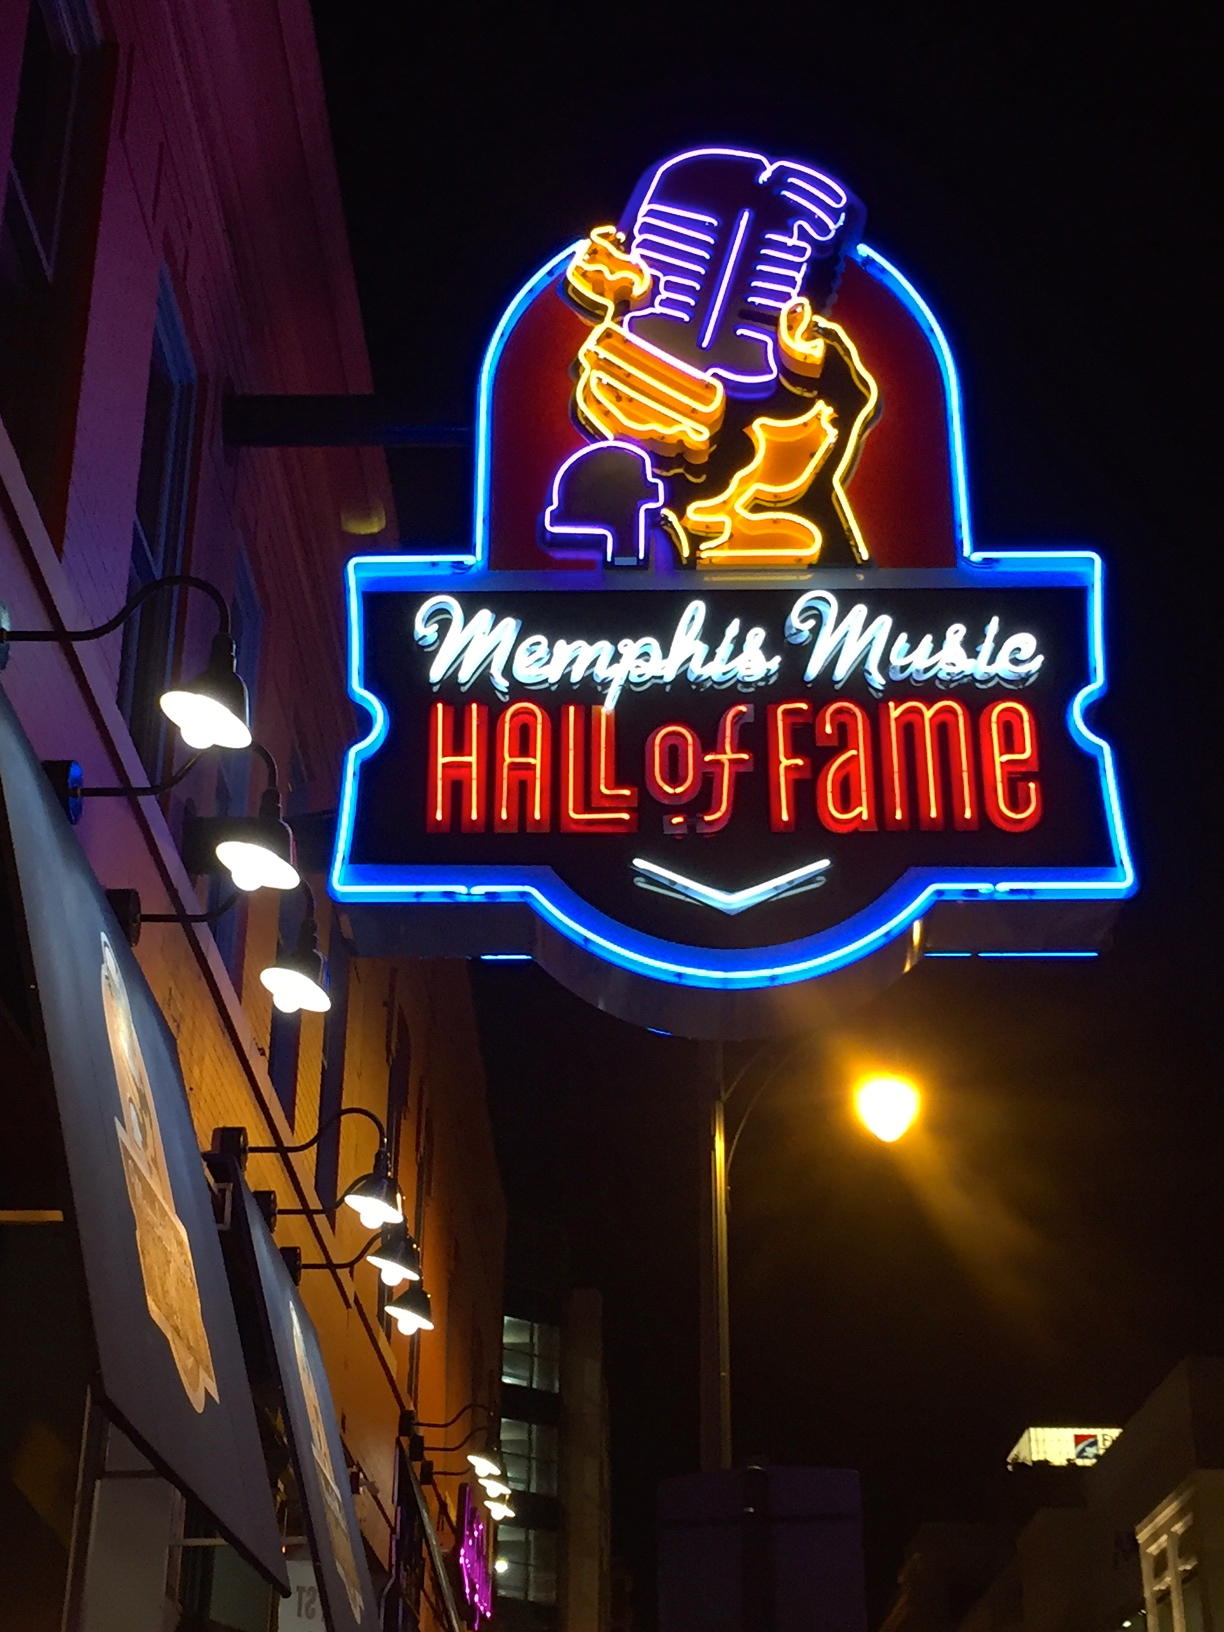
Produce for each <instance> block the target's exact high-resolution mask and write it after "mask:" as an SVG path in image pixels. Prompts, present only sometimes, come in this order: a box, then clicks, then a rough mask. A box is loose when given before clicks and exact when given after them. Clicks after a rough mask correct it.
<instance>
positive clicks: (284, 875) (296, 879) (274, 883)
mask: <svg viewBox="0 0 1224 1632" xmlns="http://www.w3.org/2000/svg"><path fill="white" fill-rule="evenodd" d="M216 856H217V860H218V861H219V862H220V863H221V865H222V866H223V867H227V868H228V869H229V875H230V878H231V879H232V880H233V883H234V886H235V888H236V889H239V890H263V889H267V890H296V889H297V887H298V885H299V884H300V883H301V882H302V878H301V874H300V873H299V872H298V870H297V868H296V867H293V866H291V865H290V864H289V862H287V861H286V860H285V859H284V857H283V856H278V855H277V854H276V852H275V850H269V849H268V847H267V846H266V845H263V844H249V843H248V842H247V841H246V840H245V839H223V840H222V841H221V843H220V844H219V845H218V846H217V849H216Z"/></svg>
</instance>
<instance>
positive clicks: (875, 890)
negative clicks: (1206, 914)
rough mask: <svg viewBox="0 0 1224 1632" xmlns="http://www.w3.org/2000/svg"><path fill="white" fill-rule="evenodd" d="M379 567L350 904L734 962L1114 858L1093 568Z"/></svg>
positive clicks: (346, 850)
mask: <svg viewBox="0 0 1224 1632" xmlns="http://www.w3.org/2000/svg"><path fill="white" fill-rule="evenodd" d="M357 565H367V563H359V564H357ZM368 565H369V569H370V579H369V583H368V587H366V588H365V589H364V590H363V589H362V587H361V585H360V584H358V585H357V586H356V588H355V593H356V594H357V595H358V596H359V597H360V608H359V612H360V615H359V617H358V618H355V619H354V624H353V628H354V638H355V640H359V641H360V672H359V677H358V683H357V684H356V685H355V687H354V694H355V695H356V696H358V697H359V698H361V700H363V701H365V702H367V703H368V704H369V703H375V704H376V705H377V709H378V713H377V716H376V718H377V724H376V729H375V730H374V732H372V734H371V736H370V737H369V738H368V739H367V740H366V742H365V743H364V744H363V745H362V746H361V747H360V748H359V749H358V750H356V751H355V752H354V754H353V755H351V756H350V770H349V776H348V778H347V785H346V797H345V807H344V810H343V812H342V822H341V833H340V848H339V853H338V865H337V869H336V873H335V875H334V882H335V885H336V887H337V893H338V894H340V895H351V896H352V897H354V898H357V899H360V898H365V899H396V898H399V899H411V898H415V899H420V900H446V899H448V896H447V890H448V886H449V888H450V891H451V894H450V896H449V899H450V900H452V901H454V902H456V903H461V902H462V901H464V900H465V899H467V900H473V899H486V900H487V899H489V898H494V899H496V898H499V896H498V891H499V889H501V890H504V891H505V894H506V895H507V896H512V895H513V892H514V890H515V889H518V890H520V891H521V892H522V898H525V899H529V900H533V901H535V902H536V903H537V904H538V903H539V902H540V901H541V900H544V901H546V902H547V903H548V904H549V906H551V907H552V908H554V909H555V910H556V912H557V914H558V915H564V916H565V917H566V918H567V919H568V920H569V921H571V922H572V923H573V924H575V925H577V931H576V933H575V938H577V933H579V932H581V931H584V930H586V929H587V928H588V927H590V928H594V929H595V930H596V931H597V932H600V933H603V932H604V926H606V925H613V926H617V928H619V929H623V930H624V931H625V932H627V933H626V935H625V937H624V944H625V945H626V946H628V948H629V950H630V952H631V953H632V952H633V951H634V949H635V948H636V947H637V946H646V945H650V946H651V947H658V946H660V945H664V946H674V947H688V948H691V947H697V948H707V949H714V950H716V951H718V952H720V953H722V954H724V955H725V954H728V953H730V954H734V953H735V952H737V951H744V952H745V953H747V954H752V953H759V952H760V951H761V950H762V949H768V948H771V947H780V946H793V945H795V944H796V943H804V944H817V943H819V942H821V941H823V942H825V943H831V942H832V941H834V940H836V938H837V937H838V935H839V934H840V933H841V932H842V931H843V930H844V931H845V934H846V937H847V940H852V939H853V937H854V936H855V935H856V934H861V933H863V931H864V926H869V925H871V924H872V923H876V924H878V923H880V922H882V921H884V920H885V919H887V917H888V915H889V914H890V913H892V914H894V915H896V914H898V913H903V911H904V909H905V906H906V903H907V902H908V901H909V900H910V899H911V898H915V899H916V898H917V897H918V896H919V895H920V894H921V891H922V890H923V889H924V888H927V887H929V886H936V887H938V889H939V890H940V892H941V893H942V894H944V895H945V896H952V897H955V896H956V895H957V893H958V892H963V893H965V894H970V895H972V894H974V893H975V892H977V891H978V890H982V889H984V890H985V893H987V894H989V893H991V891H992V890H994V889H996V888H1002V889H1003V890H1009V889H1010V890H1012V891H1014V893H1015V898H1021V897H1022V896H1023V894H1024V890H1025V886H1026V884H1027V885H1031V886H1035V887H1036V889H1037V890H1042V889H1050V888H1054V889H1057V888H1058V887H1059V885H1060V883H1061V884H1064V885H1065V886H1066V888H1067V893H1068V894H1075V893H1076V888H1077V886H1078V885H1080V884H1083V883H1088V886H1089V889H1091V888H1092V882H1091V881H1093V880H1099V881H1101V882H1106V881H1108V880H1111V879H1114V880H1116V878H1117V877H1118V851H1117V846H1116V843H1115V831H1114V811H1113V805H1112V792H1111V788H1110V786H1109V784H1108V779H1107V777H1106V775H1105V774H1104V773H1105V760H1104V757H1103V754H1102V753H1101V752H1100V751H1099V747H1100V745H1099V744H1097V743H1096V742H1095V739H1093V738H1091V737H1090V736H1089V735H1088V734H1087V733H1086V731H1085V730H1084V729H1083V727H1082V722H1081V720H1080V718H1079V716H1078V708H1079V704H1080V703H1081V701H1082V700H1083V699H1084V698H1085V697H1088V696H1090V695H1091V694H1092V693H1093V688H1094V685H1095V684H1096V682H1097V675H1098V670H1099V664H1100V653H1099V652H1098V651H1097V650H1096V641H1097V634H1096V629H1097V625H1096V623H1095V621H1094V597H1095V594H1096V586H1095V584H1094V583H1092V582H1089V581H1088V579H1087V577H1086V576H1085V574H1084V573H1083V572H1080V573H1078V574H1077V573H1076V572H1075V571H1067V572H1065V573H1062V574H1060V573H1058V572H1057V571H1050V570H1049V569H1048V568H1047V570H1045V571H1044V572H1043V573H1042V574H1040V575H1038V574H1022V573H1018V572H1007V571H996V572H989V571H983V570H981V569H978V570H976V571H970V570H961V571H957V572H951V571H949V572H931V571H926V572H918V573H900V572H865V573H862V572H860V573H854V572H842V573H832V572H830V573H822V574H821V575H820V576H819V579H816V578H808V579H790V580H782V581H780V582H779V581H778V580H777V579H775V580H773V581H772V582H768V581H764V580H761V579H757V580H755V581H754V582H752V583H751V584H745V583H743V582H736V581H734V580H730V581H729V580H728V579H727V578H726V577H720V578H719V579H718V580H716V581H714V582H707V581H706V580H705V579H704V578H703V575H701V574H675V575H673V576H672V578H671V580H670V581H664V582H663V583H662V584H660V583H659V582H658V581H657V580H655V581H653V582H652V583H650V584H649V585H645V584H643V585H642V587H638V586H636V585H635V586H634V587H633V588H632V589H626V590H621V589H620V588H619V587H616V588H613V587H609V586H608V585H607V584H606V583H604V584H601V586H600V588H599V592H598V593H597V594H592V593H591V592H590V590H588V589H585V588H584V587H575V579H576V578H577V579H578V581H579V583H580V582H581V577H580V575H568V582H566V583H564V584H562V583H560V582H557V580H559V579H560V578H561V575H560V574H551V575H548V577H549V578H551V579H552V580H553V582H554V583H556V587H553V584H552V583H547V582H544V581H542V580H541V578H539V577H537V578H536V579H534V580H528V579H527V578H526V577H525V576H524V577H523V578H522V579H520V580H518V581H516V579H515V575H507V574H504V573H502V574H487V575H481V576H480V579H479V581H477V582H473V583H472V584H471V586H470V587H469V586H468V585H465V584H463V583H462V582H459V581H457V576H458V575H452V576H451V578H450V580H449V581H448V582H445V583H439V582H438V581H437V579H436V578H435V579H434V580H433V582H432V584H431V583H430V581H429V580H428V579H426V578H425V577H424V575H417V576H415V577H412V578H411V581H407V580H408V579H409V578H410V577H411V575H408V574H402V577H401V581H400V583H396V581H395V579H394V576H393V575H392V574H390V573H387V574H385V575H383V576H382V577H381V578H380V577H379V576H378V572H377V567H376V564H375V563H373V562H372V561H371V562H370V563H368ZM402 565H403V564H402V563H401V564H400V566H401V568H402ZM500 898H505V897H500ZM563 927H564V925H563ZM605 938H606V939H607V940H609V941H611V942H615V943H616V944H617V949H618V950H619V949H620V943H619V941H617V938H616V937H615V936H612V935H607V936H606V937H605ZM722 966H726V960H725V957H724V964H723V965H720V967H722Z"/></svg>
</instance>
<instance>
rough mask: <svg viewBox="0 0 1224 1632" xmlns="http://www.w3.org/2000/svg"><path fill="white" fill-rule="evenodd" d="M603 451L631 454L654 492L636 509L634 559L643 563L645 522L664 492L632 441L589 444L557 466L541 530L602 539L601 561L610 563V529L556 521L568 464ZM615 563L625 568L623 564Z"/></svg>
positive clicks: (613, 540)
mask: <svg viewBox="0 0 1224 1632" xmlns="http://www.w3.org/2000/svg"><path fill="white" fill-rule="evenodd" d="M604 448H623V449H624V450H625V451H626V453H631V454H632V455H633V456H634V458H635V459H637V460H638V461H639V463H640V464H641V466H642V474H643V476H644V477H645V480H646V484H647V486H648V488H649V489H650V490H651V491H652V492H653V493H654V498H653V499H651V498H646V499H641V500H639V502H638V506H637V528H636V532H635V546H636V551H637V560H638V562H642V561H645V559H646V552H647V549H648V547H649V544H650V523H649V520H648V519H647V518H648V512H650V511H654V510H658V509H660V508H661V507H662V504H663V498H664V492H663V483H662V482H661V481H660V480H659V478H658V477H657V476H656V475H655V473H654V470H653V468H652V467H651V463H650V458H649V456H648V455H647V454H646V453H644V452H643V450H642V449H641V448H639V447H635V446H634V444H633V443H632V442H619V441H616V440H610V441H607V442H592V443H588V445H587V446H586V447H583V448H578V449H577V450H576V451H575V452H574V453H571V454H570V456H569V458H568V459H566V460H565V462H564V463H563V464H562V465H560V466H559V467H558V469H557V474H556V475H555V476H554V477H553V484H552V494H551V497H550V498H549V501H548V508H547V509H546V510H545V512H544V531H545V532H546V533H547V534H548V535H549V536H550V537H569V538H598V537H602V538H603V541H604V560H605V561H606V562H607V563H608V565H609V566H611V565H612V564H613V561H614V556H613V552H614V550H615V549H616V538H615V536H614V534H613V531H612V529H611V527H600V526H599V525H598V523H596V522H592V521H582V522H564V521H560V520H558V519H557V512H558V507H559V506H560V504H561V502H562V500H561V485H562V482H563V481H564V479H565V473H566V471H568V470H569V468H570V466H571V465H574V464H577V462H578V461H579V460H580V459H585V458H587V457H588V456H589V455H591V454H593V453H596V452H599V451H601V450H602V449H604ZM617 564H618V565H624V563H623V562H620V563H617Z"/></svg>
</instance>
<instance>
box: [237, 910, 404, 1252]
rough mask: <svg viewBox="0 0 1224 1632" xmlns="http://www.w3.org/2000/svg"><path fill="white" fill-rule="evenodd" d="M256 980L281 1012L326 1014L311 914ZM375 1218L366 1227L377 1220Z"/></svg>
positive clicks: (327, 1002) (326, 1001)
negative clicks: (286, 951)
mask: <svg viewBox="0 0 1224 1632" xmlns="http://www.w3.org/2000/svg"><path fill="white" fill-rule="evenodd" d="M259 980H260V984H261V985H262V986H264V987H266V988H267V990H268V991H270V992H271V993H272V1001H273V1003H274V1004H275V1005H276V1007H277V1008H278V1009H279V1010H280V1012H281V1013H282V1014H296V1013H297V1012H298V1010H299V1009H309V1010H310V1011H311V1013H313V1014H326V1013H327V1011H328V1009H330V1008H331V998H330V997H328V995H327V988H326V986H325V985H324V983H323V982H324V972H323V959H322V957H321V956H320V954H319V939H318V931H317V929H316V926H315V921H314V919H313V918H307V920H306V921H305V923H304V924H303V925H302V929H301V933H300V934H299V936H298V943H297V946H296V948H295V949H294V951H293V952H291V953H289V954H288V955H285V954H283V953H282V955H281V956H280V957H279V958H278V959H277V961H276V962H275V963H274V964H273V965H272V967H271V968H270V969H261V970H260V972H259ZM382 1222H383V1220H382V1219H375V1220H374V1221H373V1223H372V1224H370V1225H369V1226H368V1228H370V1229H373V1228H374V1225H375V1224H381V1223H382Z"/></svg>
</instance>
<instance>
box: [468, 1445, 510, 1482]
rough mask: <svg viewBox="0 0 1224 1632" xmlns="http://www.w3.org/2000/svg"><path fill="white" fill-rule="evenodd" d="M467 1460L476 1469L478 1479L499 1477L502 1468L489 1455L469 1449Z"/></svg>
mask: <svg viewBox="0 0 1224 1632" xmlns="http://www.w3.org/2000/svg"><path fill="white" fill-rule="evenodd" d="M468 1461H469V1462H470V1463H471V1464H472V1466H473V1467H474V1468H475V1469H476V1477H477V1478H478V1479H500V1478H501V1476H502V1470H501V1467H500V1465H499V1464H498V1463H496V1462H494V1460H493V1458H492V1457H491V1456H484V1455H483V1454H482V1453H481V1452H480V1451H470V1452H469V1453H468Z"/></svg>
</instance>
